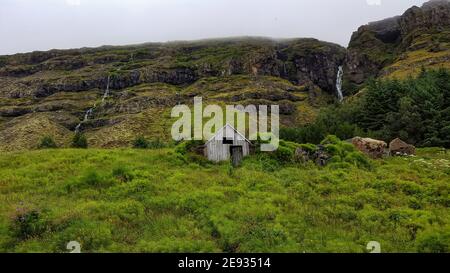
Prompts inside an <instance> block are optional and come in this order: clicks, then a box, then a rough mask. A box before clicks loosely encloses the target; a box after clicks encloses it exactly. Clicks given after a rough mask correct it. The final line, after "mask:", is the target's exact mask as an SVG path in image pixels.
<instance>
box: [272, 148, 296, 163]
mask: <svg viewBox="0 0 450 273" xmlns="http://www.w3.org/2000/svg"><path fill="white" fill-rule="evenodd" d="M273 155H274V156H275V158H276V159H277V160H278V161H280V162H282V163H289V162H291V161H292V159H293V157H294V151H293V150H292V149H289V148H288V147H285V146H279V147H278V149H277V150H276V151H275V152H274V154H273Z"/></svg>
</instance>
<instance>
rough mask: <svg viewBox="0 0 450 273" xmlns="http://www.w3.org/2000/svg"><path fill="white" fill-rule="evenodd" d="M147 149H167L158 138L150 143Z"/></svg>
mask: <svg viewBox="0 0 450 273" xmlns="http://www.w3.org/2000/svg"><path fill="white" fill-rule="evenodd" d="M147 147H148V148H149V149H162V148H165V147H166V144H165V143H164V142H162V141H161V140H160V139H159V138H157V139H156V140H151V141H149V142H148V144H147Z"/></svg>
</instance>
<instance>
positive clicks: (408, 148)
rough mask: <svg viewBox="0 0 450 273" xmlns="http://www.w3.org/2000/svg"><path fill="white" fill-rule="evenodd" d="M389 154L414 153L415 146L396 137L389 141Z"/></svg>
mask: <svg viewBox="0 0 450 273" xmlns="http://www.w3.org/2000/svg"><path fill="white" fill-rule="evenodd" d="M389 154H390V155H391V156H399V155H415V154H416V147H414V146H413V145H410V144H408V143H406V142H404V141H403V140H401V139H399V138H396V139H394V140H392V141H391V143H389Z"/></svg>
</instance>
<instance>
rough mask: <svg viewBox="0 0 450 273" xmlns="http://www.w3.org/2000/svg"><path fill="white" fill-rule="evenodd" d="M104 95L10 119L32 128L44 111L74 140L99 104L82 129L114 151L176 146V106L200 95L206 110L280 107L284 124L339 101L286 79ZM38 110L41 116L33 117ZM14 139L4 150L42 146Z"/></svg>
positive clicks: (229, 80)
mask: <svg viewBox="0 0 450 273" xmlns="http://www.w3.org/2000/svg"><path fill="white" fill-rule="evenodd" d="M103 92H104V90H100V89H94V90H91V91H83V92H76V93H75V92H57V93H55V94H53V95H50V96H48V97H45V98H42V99H40V100H39V101H35V102H34V103H33V102H32V101H30V102H27V103H25V106H23V107H25V108H26V109H29V111H30V114H29V115H28V116H27V118H26V119H22V118H21V116H20V115H19V116H18V117H8V118H7V119H8V120H9V121H10V122H12V123H14V124H15V123H20V124H22V125H21V126H25V127H26V126H28V125H27V123H33V122H35V121H33V120H34V119H35V118H37V116H38V114H39V113H40V114H42V115H40V114H39V115H40V116H41V117H47V118H48V119H49V121H48V122H54V123H57V124H59V125H61V126H63V127H64V128H66V129H67V130H65V132H66V133H65V134H66V136H65V138H66V139H70V138H72V137H73V134H74V128H75V126H76V125H77V124H78V123H79V122H80V120H81V119H83V117H84V114H85V111H86V110H87V109H89V108H90V107H92V106H93V105H94V104H96V105H97V107H96V108H95V109H94V111H93V114H92V115H91V116H90V119H89V120H88V121H87V122H85V123H83V124H82V127H81V128H82V129H83V131H84V132H85V133H86V136H87V138H88V141H89V143H90V145H92V147H109V148H110V147H118V146H130V145H131V142H132V141H133V140H134V139H135V138H136V136H138V135H143V136H145V137H147V138H149V139H156V138H160V139H163V140H164V141H166V142H170V141H171V136H170V130H171V126H172V123H173V122H174V121H175V119H172V118H170V112H171V109H172V107H173V106H175V105H177V104H179V103H182V104H187V105H191V106H192V104H193V97H194V96H201V97H203V100H204V105H205V106H206V105H208V104H219V105H222V106H223V107H224V106H225V105H228V104H232V105H235V104H242V105H244V106H245V105H248V104H256V105H260V104H263V105H273V104H276V105H280V109H281V111H282V114H283V115H282V116H281V124H282V125H283V126H290V125H292V124H297V123H298V124H306V123H309V122H311V121H312V120H313V119H314V116H315V114H316V113H317V111H318V109H319V108H320V107H323V106H325V105H326V104H327V103H329V102H331V101H332V100H333V97H332V96H331V95H327V94H326V93H325V92H323V93H316V92H320V90H319V91H312V90H308V87H305V86H297V85H294V84H292V83H290V82H289V81H287V80H284V79H281V78H277V77H271V76H257V77H254V76H248V75H235V76H229V77H208V78H202V79H200V80H199V81H197V82H196V83H194V84H192V85H190V86H187V87H182V86H176V85H171V84H166V83H149V84H141V85H137V86H133V87H129V88H126V89H123V90H111V92H110V95H109V97H108V98H107V99H106V100H105V102H104V103H102V102H101V97H102V94H103ZM325 98H327V99H325ZM321 100H322V102H321ZM6 103H8V104H9V103H11V102H10V101H7V102H6ZM4 107H6V106H4ZM8 107H16V106H8ZM0 109H2V108H0ZM36 110H37V111H39V112H38V113H31V112H33V111H36ZM3 124H4V126H5V127H4V130H7V129H8V126H9V125H8V124H11V123H3ZM0 126H1V125H0ZM36 129H38V128H36ZM10 131H11V130H10ZM5 134H6V133H5ZM33 134H36V135H38V136H40V137H41V136H44V135H48V136H52V135H53V134H59V131H58V132H57V131H53V130H52V129H51V128H50V127H42V129H41V131H36V132H34V131H33ZM11 137H12V136H11ZM14 138H15V140H14V144H8V143H9V142H11V141H12V139H11V138H10V137H5V142H3V143H2V145H1V146H2V147H3V149H5V150H11V149H14V147H17V148H20V149H22V148H29V149H33V148H34V147H36V146H37V145H38V143H35V142H33V141H34V140H36V141H38V139H37V138H36V139H30V138H28V137H25V136H24V135H22V134H15V136H14ZM30 141H32V142H30ZM19 142H21V143H20V145H19ZM11 143H12V142H11ZM60 144H61V145H62V146H61V147H67V146H65V145H64V143H60Z"/></svg>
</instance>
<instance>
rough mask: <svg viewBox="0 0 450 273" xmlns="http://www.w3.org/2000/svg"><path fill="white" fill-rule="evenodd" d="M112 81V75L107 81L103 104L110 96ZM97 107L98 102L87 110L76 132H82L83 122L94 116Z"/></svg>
mask: <svg viewBox="0 0 450 273" xmlns="http://www.w3.org/2000/svg"><path fill="white" fill-rule="evenodd" d="M110 81H111V76H108V81H107V83H106V90H105V92H104V93H103V97H102V104H103V103H104V102H105V100H106V98H108V95H109V84H110ZM95 108H97V103H95V104H94V106H93V107H91V108H89V109H88V110H87V111H86V113H85V114H84V118H83V120H82V121H81V122H80V123H79V124H78V125H77V126H76V127H75V133H79V132H80V129H81V125H83V123H86V122H87V121H88V120H89V117H90V116H92V114H93V113H94V110H95Z"/></svg>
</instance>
